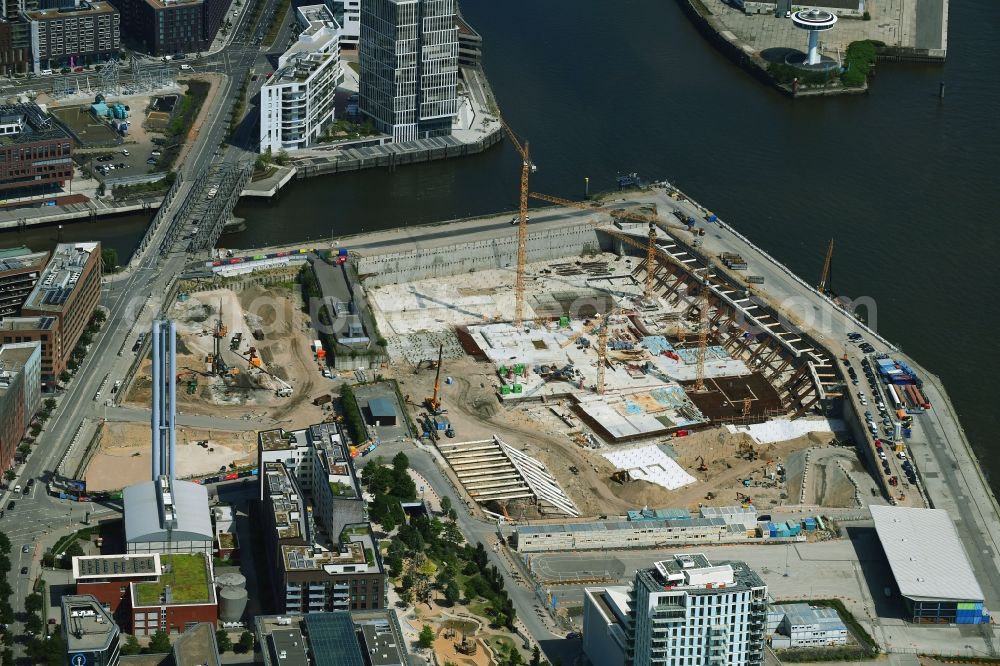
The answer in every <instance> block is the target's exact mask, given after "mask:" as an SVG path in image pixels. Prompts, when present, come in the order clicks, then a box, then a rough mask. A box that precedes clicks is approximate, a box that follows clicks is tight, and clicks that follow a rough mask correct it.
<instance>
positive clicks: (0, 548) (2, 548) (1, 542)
mask: <svg viewBox="0 0 1000 666" xmlns="http://www.w3.org/2000/svg"><path fill="white" fill-rule="evenodd" d="M0 553H3V554H4V555H7V554H9V553H10V537H8V536H7V535H6V534H4V533H3V532H0Z"/></svg>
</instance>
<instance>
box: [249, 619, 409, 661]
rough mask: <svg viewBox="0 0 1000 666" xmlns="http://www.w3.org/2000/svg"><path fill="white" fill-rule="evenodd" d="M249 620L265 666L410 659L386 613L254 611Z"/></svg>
mask: <svg viewBox="0 0 1000 666" xmlns="http://www.w3.org/2000/svg"><path fill="white" fill-rule="evenodd" d="M254 624H255V628H256V634H257V642H258V644H259V645H260V650H261V653H262V655H263V657H264V664H265V666H308V664H337V665H338V666H368V665H371V666H405V665H406V664H407V663H409V662H408V661H407V659H406V645H405V643H404V639H403V632H402V630H401V629H400V627H399V624H398V622H397V621H396V617H395V615H394V614H393V613H391V612H387V611H355V612H351V613H348V612H345V611H335V612H332V613H309V614H307V615H299V616H280V615H278V616H275V615H258V616H257V617H256V618H255V621H254Z"/></svg>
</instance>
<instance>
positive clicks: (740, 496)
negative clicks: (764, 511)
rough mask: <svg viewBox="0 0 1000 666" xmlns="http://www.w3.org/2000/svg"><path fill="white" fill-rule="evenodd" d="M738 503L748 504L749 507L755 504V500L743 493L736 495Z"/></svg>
mask: <svg viewBox="0 0 1000 666" xmlns="http://www.w3.org/2000/svg"><path fill="white" fill-rule="evenodd" d="M736 501H737V502H739V503H741V504H747V505H749V504H753V500H752V499H751V498H750V496H749V495H747V494H746V493H741V492H737V493H736Z"/></svg>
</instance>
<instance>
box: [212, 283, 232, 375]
mask: <svg viewBox="0 0 1000 666" xmlns="http://www.w3.org/2000/svg"><path fill="white" fill-rule="evenodd" d="M228 332H229V330H228V329H227V328H226V325H225V324H224V323H222V299H221V298H220V299H219V318H218V319H216V320H215V330H214V331H213V332H212V337H213V338H214V339H213V340H212V343H213V347H212V354H211V355H210V356H209V357H208V365H209V366H210V367H211V372H212V374H214V375H224V374H226V370H227V367H226V363H225V361H223V360H222V341H223V340H224V339H225V337H226V334H227V333H228Z"/></svg>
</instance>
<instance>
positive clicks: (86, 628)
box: [62, 594, 121, 666]
mask: <svg viewBox="0 0 1000 666" xmlns="http://www.w3.org/2000/svg"><path fill="white" fill-rule="evenodd" d="M62 630H63V634H64V636H65V637H66V663H68V664H86V666H118V663H119V658H120V656H121V651H120V648H119V637H120V636H121V631H120V630H119V629H118V625H117V624H115V620H114V618H112V617H111V615H110V614H109V613H108V612H107V611H106V610H104V607H103V606H101V604H100V602H99V601H97V599H95V598H94V597H92V596H91V595H89V594H68V595H65V596H63V598H62Z"/></svg>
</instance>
